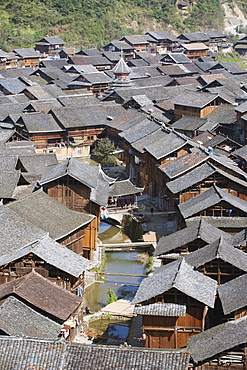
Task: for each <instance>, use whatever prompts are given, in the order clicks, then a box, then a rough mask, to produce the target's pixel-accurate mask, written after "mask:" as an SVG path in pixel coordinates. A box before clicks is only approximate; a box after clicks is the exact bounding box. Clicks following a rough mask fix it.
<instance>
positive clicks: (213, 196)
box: [178, 185, 247, 218]
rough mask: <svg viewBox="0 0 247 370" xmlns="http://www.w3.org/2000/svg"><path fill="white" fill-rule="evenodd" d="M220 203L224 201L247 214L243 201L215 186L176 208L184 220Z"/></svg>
mask: <svg viewBox="0 0 247 370" xmlns="http://www.w3.org/2000/svg"><path fill="white" fill-rule="evenodd" d="M221 201H225V202H227V203H229V204H231V205H232V206H234V207H236V208H238V209H240V210H242V211H243V212H245V213H247V202H246V201H245V200H243V199H240V198H238V197H235V196H234V195H232V194H230V193H227V192H226V191H224V190H221V189H220V188H218V187H217V186H216V185H213V186H212V187H211V188H209V189H208V190H206V191H204V192H203V193H201V194H199V195H197V196H195V197H194V198H192V199H189V200H188V201H186V202H184V203H182V204H179V206H178V208H179V210H180V212H181V214H182V216H183V217H184V218H188V217H190V216H193V215H194V214H195V213H198V212H200V211H202V210H203V209H206V208H208V207H211V206H213V205H214V204H217V203H219V202H221Z"/></svg>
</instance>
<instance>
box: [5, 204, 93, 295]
mask: <svg viewBox="0 0 247 370" xmlns="http://www.w3.org/2000/svg"><path fill="white" fill-rule="evenodd" d="M0 216H1V220H2V221H4V222H5V225H6V230H1V236H2V240H4V241H5V243H4V245H3V246H2V248H1V258H0V266H1V267H0V284H4V283H7V282H9V281H12V280H14V279H16V278H18V277H20V276H23V275H26V274H27V273H29V272H31V271H32V270H33V269H34V270H35V271H36V272H38V273H40V274H41V275H43V276H44V277H46V278H48V279H49V280H51V281H52V282H54V283H56V284H57V285H59V286H60V287H62V288H64V289H66V290H69V291H72V292H74V293H76V289H77V287H78V286H79V285H82V286H83V285H84V272H85V270H86V269H87V268H88V267H89V265H90V261H89V260H88V259H86V258H84V257H82V256H80V255H78V254H77V253H74V252H73V251H72V250H70V249H69V248H68V247H67V246H65V245H62V244H59V243H57V242H56V241H55V240H53V239H51V238H50V237H49V236H48V234H47V232H45V231H44V230H42V229H40V228H39V227H37V226H36V225H35V223H30V222H28V220H26V218H24V217H23V216H20V214H17V213H16V212H14V211H13V210H11V209H9V208H7V207H6V206H5V207H3V209H2V210H1V215H0ZM36 224H37V222H36ZM10 228H11V230H12V232H11V233H10V232H9V230H10Z"/></svg>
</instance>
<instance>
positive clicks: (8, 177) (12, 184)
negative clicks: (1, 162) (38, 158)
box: [0, 170, 21, 199]
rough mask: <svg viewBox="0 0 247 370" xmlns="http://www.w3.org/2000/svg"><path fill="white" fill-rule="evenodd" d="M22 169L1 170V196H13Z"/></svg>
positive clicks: (4, 197)
mask: <svg viewBox="0 0 247 370" xmlns="http://www.w3.org/2000/svg"><path fill="white" fill-rule="evenodd" d="M20 176H21V173H20V171H15V170H13V171H1V170H0V198H1V199H6V198H13V194H14V191H15V189H16V187H17V184H18V182H19V179H20Z"/></svg>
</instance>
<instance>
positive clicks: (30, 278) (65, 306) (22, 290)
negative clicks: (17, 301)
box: [0, 271, 81, 321]
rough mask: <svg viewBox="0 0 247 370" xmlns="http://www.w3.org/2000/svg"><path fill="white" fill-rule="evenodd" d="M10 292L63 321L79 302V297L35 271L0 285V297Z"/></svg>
mask: <svg viewBox="0 0 247 370" xmlns="http://www.w3.org/2000/svg"><path fill="white" fill-rule="evenodd" d="M12 294H15V295H17V296H18V297H20V298H22V299H24V300H25V301H26V302H28V303H30V304H32V305H33V306H35V307H37V308H39V309H41V310H42V311H44V312H47V313H49V314H50V315H52V316H54V317H56V318H58V319H60V320H63V321H65V320H67V319H68V318H69V316H70V315H71V314H73V313H74V312H75V310H76V309H77V308H78V306H79V305H80V304H81V298H79V297H77V296H76V295H75V294H72V293H70V292H69V291H68V290H65V289H62V288H61V287H59V286H58V285H56V284H54V283H52V282H51V281H50V280H48V279H46V278H44V277H43V276H42V275H40V274H38V273H37V272H35V271H32V272H30V273H29V274H26V275H24V276H22V277H20V278H18V279H15V280H13V281H10V282H8V283H6V284H1V285H0V299H2V298H5V297H7V296H9V295H12Z"/></svg>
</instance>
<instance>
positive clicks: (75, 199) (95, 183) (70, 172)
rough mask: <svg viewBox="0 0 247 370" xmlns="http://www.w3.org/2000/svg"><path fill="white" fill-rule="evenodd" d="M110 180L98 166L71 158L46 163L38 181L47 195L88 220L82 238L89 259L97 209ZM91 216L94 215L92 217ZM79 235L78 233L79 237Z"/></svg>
mask: <svg viewBox="0 0 247 370" xmlns="http://www.w3.org/2000/svg"><path fill="white" fill-rule="evenodd" d="M114 181H115V179H111V178H109V177H108V176H107V175H105V173H104V172H103V171H102V169H101V168H100V167H97V166H92V165H88V164H85V163H83V162H80V161H78V160H76V159H74V158H73V157H71V158H69V159H67V160H65V161H63V162H60V163H58V164H57V165H54V166H48V167H47V168H46V171H45V174H44V176H43V177H42V179H41V180H40V181H39V183H40V185H41V186H42V187H43V189H44V190H45V191H46V192H47V194H48V195H50V196H51V197H52V198H54V199H55V200H56V201H57V202H59V203H62V204H64V205H65V206H66V207H68V208H69V209H71V210H73V211H77V212H79V213H81V215H82V216H83V215H84V216H83V217H85V216H86V217H89V218H90V219H91V222H90V224H89V225H88V226H87V230H88V231H87V235H88V238H86V239H87V243H86V245H87V248H88V255H87V258H89V259H93V252H94V251H96V246H97V236H98V228H99V222H100V209H101V206H107V204H108V193H109V183H112V182H114ZM92 215H94V216H95V217H94V218H93V219H92ZM82 237H83V235H81V236H79V235H78V239H79V240H80V239H81V238H82ZM83 249H85V247H84V248H83Z"/></svg>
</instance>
